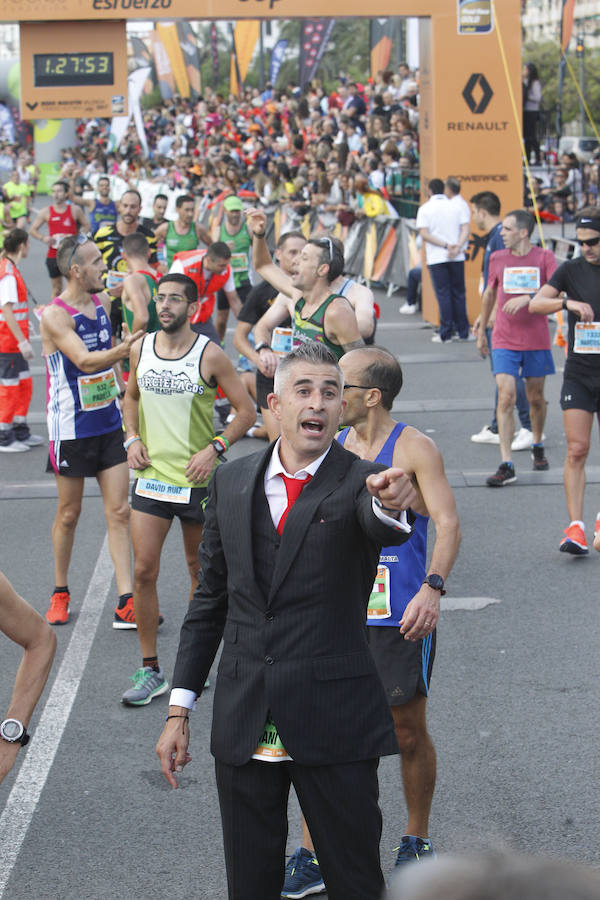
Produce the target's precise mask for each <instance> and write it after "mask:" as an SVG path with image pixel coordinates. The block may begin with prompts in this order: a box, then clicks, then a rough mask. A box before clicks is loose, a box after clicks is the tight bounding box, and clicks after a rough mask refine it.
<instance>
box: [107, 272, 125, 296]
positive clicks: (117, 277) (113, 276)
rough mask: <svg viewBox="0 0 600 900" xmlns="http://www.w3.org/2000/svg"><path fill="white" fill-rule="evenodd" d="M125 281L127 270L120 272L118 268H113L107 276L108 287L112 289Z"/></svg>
mask: <svg viewBox="0 0 600 900" xmlns="http://www.w3.org/2000/svg"><path fill="white" fill-rule="evenodd" d="M124 281H125V272H118V271H117V270H116V269H111V270H110V272H109V273H108V275H107V276H106V287H107V288H108V289H109V291H110V290H111V289H112V288H116V287H119V286H120V285H122V284H123V282H124Z"/></svg>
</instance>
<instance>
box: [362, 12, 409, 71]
mask: <svg viewBox="0 0 600 900" xmlns="http://www.w3.org/2000/svg"><path fill="white" fill-rule="evenodd" d="M369 31H370V43H371V77H372V78H376V77H377V73H378V72H385V70H386V69H387V67H388V66H389V64H390V59H391V57H392V50H395V53H394V57H395V59H397V60H399V59H400V58H401V56H402V54H401V49H402V19H401V18H400V17H399V16H391V17H390V18H388V19H371V22H370V29H369Z"/></svg>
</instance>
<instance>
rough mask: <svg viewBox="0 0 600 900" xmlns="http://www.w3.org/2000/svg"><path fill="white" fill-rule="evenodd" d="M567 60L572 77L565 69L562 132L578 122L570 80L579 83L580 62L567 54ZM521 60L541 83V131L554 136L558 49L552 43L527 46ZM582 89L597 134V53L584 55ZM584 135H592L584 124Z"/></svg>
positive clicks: (599, 55)
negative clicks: (532, 66) (529, 64)
mask: <svg viewBox="0 0 600 900" xmlns="http://www.w3.org/2000/svg"><path fill="white" fill-rule="evenodd" d="M567 59H568V61H569V63H570V65H571V70H572V72H573V75H572V74H571V72H570V71H569V67H568V66H567V68H566V70H565V80H564V88H563V96H562V120H563V129H564V126H566V125H567V123H569V122H575V121H577V120H578V118H579V94H578V93H577V88H576V87H575V83H574V79H573V76H574V77H575V80H577V82H578V81H579V71H580V60H579V59H577V57H576V56H575V54H574V53H573V52H572V50H571V51H569V53H568V56H567ZM523 60H524V61H525V62H532V63H535V65H536V66H537V69H538V72H539V75H540V81H541V83H542V103H543V107H544V116H545V128H546V131H547V132H548V133H549V134H555V133H556V109H557V104H558V70H559V65H560V48H559V46H558V44H556V43H554V42H553V41H545V42H543V43H539V44H527V45H526V46H525V47H524V48H523ZM584 62H585V88H584V96H585V100H586V103H587V105H588V107H589V110H590V112H591V114H592V117H593V119H594V122H595V125H596V129H598V130H600V122H599V121H598V120H600V51H599V50H588V49H586V51H585V57H584ZM586 133H588V134H593V130H592V127H591V125H590V124H589V122H588V124H587V128H586Z"/></svg>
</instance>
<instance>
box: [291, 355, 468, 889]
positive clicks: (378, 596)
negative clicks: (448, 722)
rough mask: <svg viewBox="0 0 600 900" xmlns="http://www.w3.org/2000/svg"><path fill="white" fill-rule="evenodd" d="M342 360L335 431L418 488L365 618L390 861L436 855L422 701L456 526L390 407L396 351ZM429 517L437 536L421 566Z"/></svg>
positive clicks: (396, 385)
mask: <svg viewBox="0 0 600 900" xmlns="http://www.w3.org/2000/svg"><path fill="white" fill-rule="evenodd" d="M340 366H341V369H342V372H343V373H344V379H345V385H344V400H345V401H346V407H345V409H344V417H343V423H344V425H346V426H348V427H347V428H345V429H344V430H343V431H342V432H341V433H340V434H339V435H338V439H339V440H340V442H341V443H342V444H343V445H344V446H345V447H346V449H347V450H351V451H352V452H353V453H356V455H357V456H360V457H361V458H362V459H369V460H376V461H377V462H381V463H384V464H385V465H387V466H390V467H391V466H393V467H398V468H401V469H403V470H404V471H405V472H407V473H408V474H409V475H411V477H412V478H413V481H414V485H415V487H416V488H417V493H418V501H417V502H416V504H414V505H413V507H412V510H413V512H414V513H415V514H416V522H415V524H414V532H413V535H412V537H411V539H410V541H407V542H406V543H405V544H404V545H403V546H402V547H384V548H383V549H382V550H381V555H380V565H379V567H378V572H377V578H376V579H375V583H374V585H373V591H372V593H371V598H370V602H369V608H368V617H367V623H368V624H369V625H370V626H374V627H371V628H369V629H368V632H369V645H370V647H371V652H372V654H373V658H374V659H375V662H376V664H377V668H378V670H379V675H380V677H381V680H382V682H383V685H384V687H385V689H386V693H387V695H388V700H389V703H390V707H391V710H392V714H393V717H394V724H395V727H396V737H397V739H398V747H399V749H400V753H401V757H402V778H403V783H404V793H405V798H406V805H407V809H408V824H407V828H406V834H405V835H404V837H403V838H402V841H401V842H400V847H399V849H398V856H397V859H396V865H402V864H404V863H406V862H408V861H410V860H415V859H427V858H428V857H431V856H432V855H433V847H432V843H431V841H430V839H429V836H428V835H429V812H430V809H431V801H432V798H433V791H434V787H435V774H436V757H435V749H434V747H433V743H432V741H431V738H430V736H429V733H428V731H427V724H426V701H427V695H428V693H429V680H430V677H431V671H432V666H433V659H434V656H435V642H436V632H435V627H436V624H437V620H438V616H439V610H440V596H441V594H442V593H445V592H444V582H445V579H446V578H447V577H448V574H449V573H450V569H451V568H452V564H453V562H454V559H455V556H456V553H457V550H458V546H459V543H460V527H459V522H458V516H457V513H456V505H455V502H454V497H453V495H452V491H451V489H450V486H449V484H448V481H447V479H446V475H445V472H444V463H443V460H442V457H441V454H440V452H439V450H438V449H437V447H436V446H435V444H434V443H433V441H432V440H430V438H428V437H426V435H424V434H421V432H419V431H417V429H416V428H412V427H410V426H407V425H404V424H403V423H397V422H395V421H394V420H393V419H392V417H391V415H390V410H391V408H392V404H393V402H394V399H395V397H396V396H397V395H398V393H399V392H400V389H401V387H402V370H401V368H400V366H399V365H398V362H397V360H396V358H395V357H394V356H393V355H392V354H391V353H389V352H388V351H387V350H383V349H382V348H379V347H364V348H360V349H357V350H352V351H351V352H349V353H346V354H345V355H344V356H343V357H342V358H341V360H340ZM429 517H431V520H432V522H433V524H434V526H435V532H436V538H435V542H434V546H433V550H432V554H431V560H430V563H429V566H427V527H428V523H429ZM427 580H428V581H429V583H427ZM302 843H303V848H304V850H305V852H303V853H302V852H298V853H297V854H296V856H295V859H296V860H299V863H297V864H296V865H298V864H299V865H302V864H303V862H304V861H306V863H305V864H306V868H307V870H308V873H307V876H306V877H307V878H308V877H309V876H310V877H313V875H314V872H313V869H314V868H315V863H314V862H313V860H314V853H313V852H312V850H313V848H312V843H311V839H310V834H309V833H308V831H307V829H306V825H305V823H303V837H302ZM310 866H312V867H313V869H310V868H309V867H310ZM317 868H318V867H317ZM295 877H296V875H295V873H291V872H290V873H289V877H288V874H287V873H286V885H285V886H284V890H283V892H282V897H291V896H293V892H292V890H291V886H292V879H293V878H295ZM314 877H316V875H315V876H314ZM319 877H320V876H319ZM305 880H306V879H305Z"/></svg>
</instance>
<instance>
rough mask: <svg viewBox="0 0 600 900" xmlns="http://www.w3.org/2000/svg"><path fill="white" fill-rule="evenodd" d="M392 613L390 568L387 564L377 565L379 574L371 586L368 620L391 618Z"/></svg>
mask: <svg viewBox="0 0 600 900" xmlns="http://www.w3.org/2000/svg"><path fill="white" fill-rule="evenodd" d="M391 615H392V610H391V607H390V570H389V569H388V567H387V566H377V575H376V576H375V581H374V582H373V587H372V588H371V596H370V597H369V605H368V607H367V621H369V619H371V620H373V619H389V618H390V616H391Z"/></svg>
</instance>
